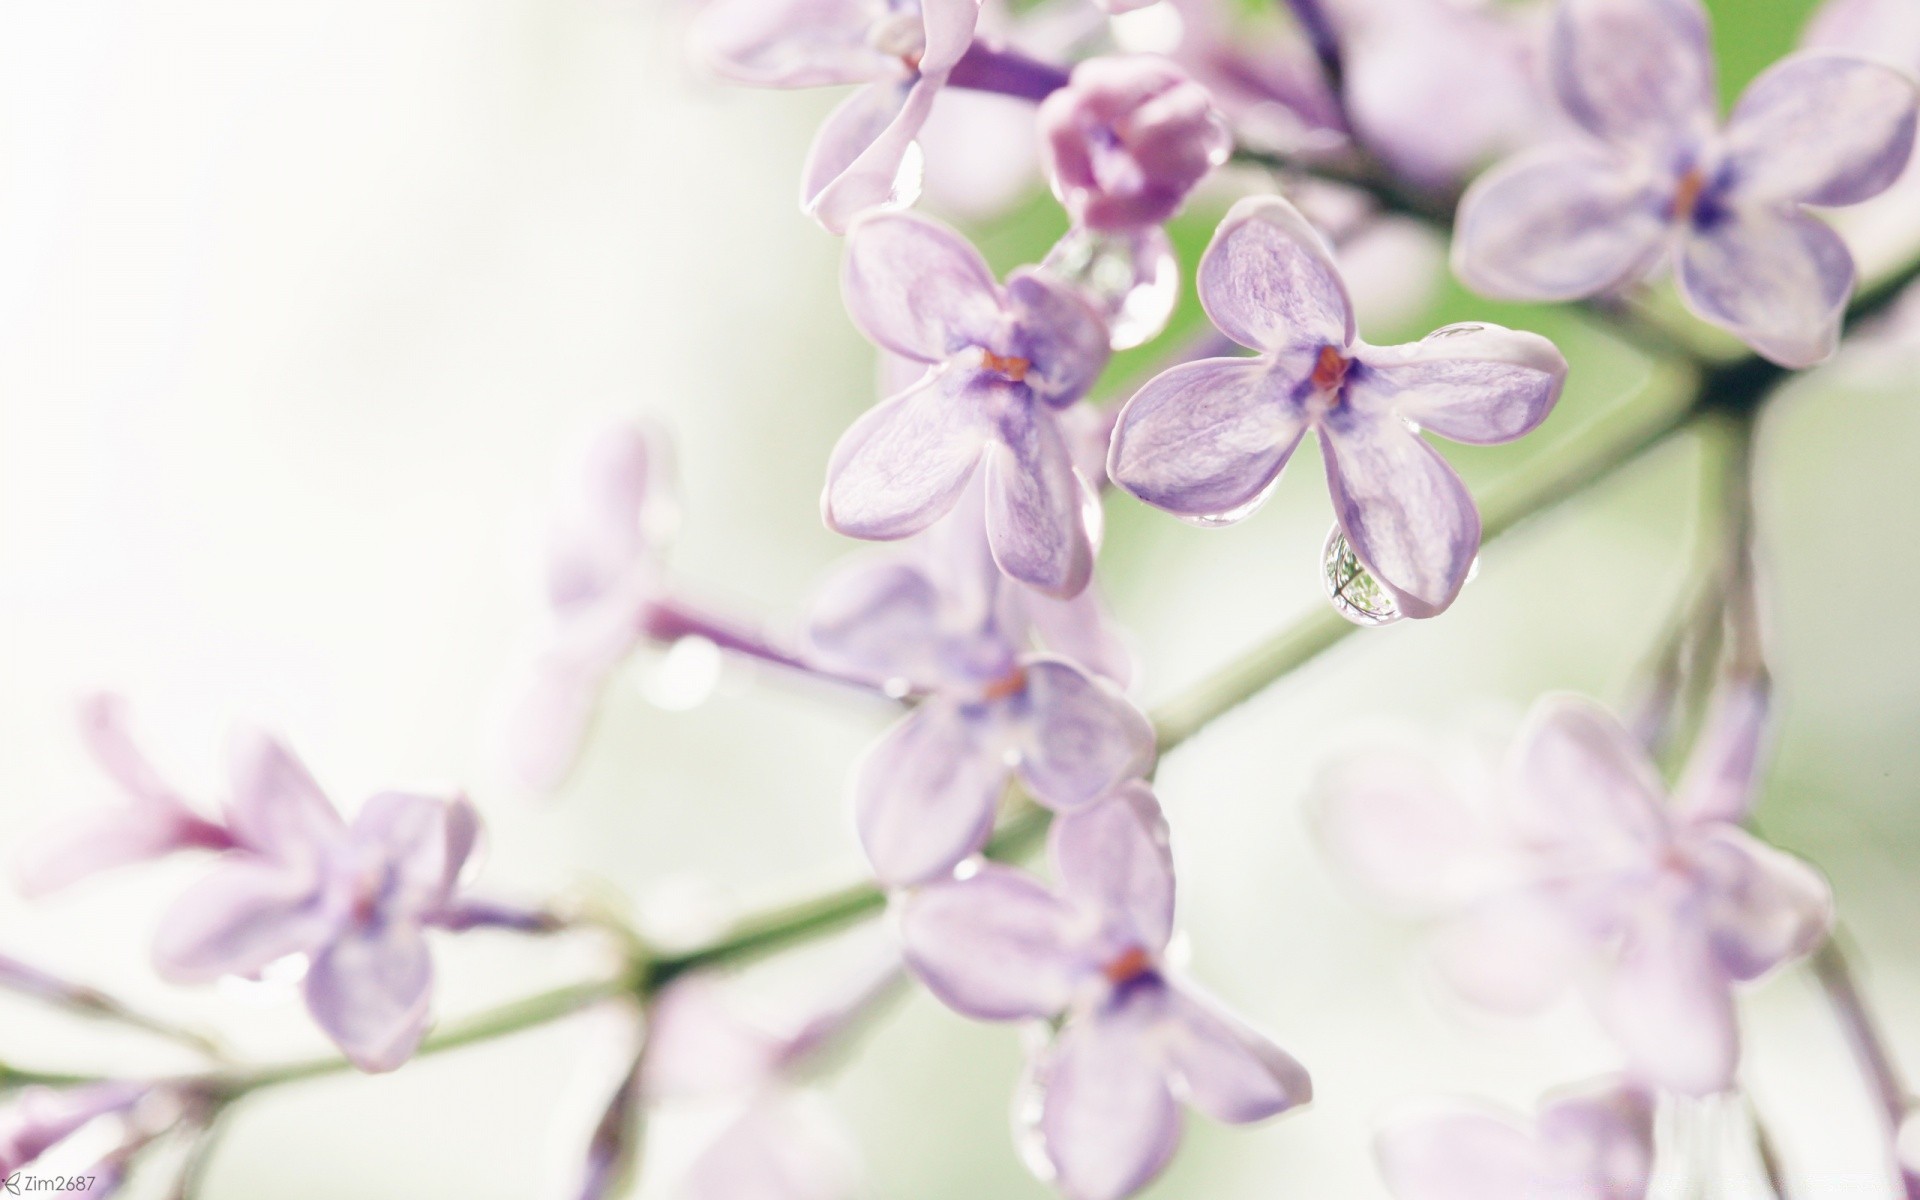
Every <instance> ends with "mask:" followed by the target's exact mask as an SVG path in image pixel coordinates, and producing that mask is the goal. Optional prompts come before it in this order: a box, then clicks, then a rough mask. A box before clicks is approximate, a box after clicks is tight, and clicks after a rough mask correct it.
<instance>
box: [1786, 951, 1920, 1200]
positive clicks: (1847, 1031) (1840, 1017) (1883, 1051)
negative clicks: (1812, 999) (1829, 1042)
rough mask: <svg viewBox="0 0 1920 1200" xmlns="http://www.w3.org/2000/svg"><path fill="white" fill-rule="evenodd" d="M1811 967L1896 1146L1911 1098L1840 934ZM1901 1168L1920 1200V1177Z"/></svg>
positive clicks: (1910, 1193)
mask: <svg viewBox="0 0 1920 1200" xmlns="http://www.w3.org/2000/svg"><path fill="white" fill-rule="evenodd" d="M1812 963H1813V974H1814V978H1816V979H1818V980H1819V981H1820V990H1821V991H1822V992H1824V993H1826V997H1827V1004H1828V1005H1829V1006H1830V1007H1831V1008H1832V1009H1833V1015H1834V1018H1835V1019H1836V1020H1837V1021H1838V1022H1839V1023H1840V1032H1841V1033H1842V1034H1843V1035H1845V1037H1846V1039H1847V1045H1848V1047H1850V1048H1851V1049H1852V1050H1853V1057H1854V1061H1855V1062H1857V1063H1858V1064H1859V1066H1860V1073H1861V1074H1862V1075H1863V1076H1865V1077H1866V1083H1867V1090H1868V1091H1869V1092H1870V1093H1871V1095H1872V1098H1873V1102H1874V1107H1875V1108H1876V1109H1878V1110H1879V1113H1880V1117H1881V1120H1882V1122H1883V1124H1884V1125H1885V1128H1886V1132H1887V1144H1888V1145H1889V1146H1890V1147H1892V1146H1894V1139H1896V1138H1897V1137H1899V1135H1900V1126H1901V1124H1902V1123H1903V1122H1904V1121H1905V1120H1906V1117H1907V1114H1908V1112H1909V1111H1910V1110H1911V1108H1912V1106H1913V1098H1912V1096H1910V1095H1909V1094H1908V1092H1907V1085H1906V1082H1905V1081H1904V1080H1903V1079H1902V1078H1901V1075H1900V1067H1899V1064H1897V1063H1896V1062H1894V1059H1893V1050H1892V1048H1891V1047H1889V1046H1888V1045H1887V1040H1886V1035H1885V1033H1884V1032H1882V1030H1881V1028H1880V1024H1879V1022H1878V1021H1876V1020H1875V1019H1874V1016H1873V1012H1872V1010H1871V1009H1870V1008H1869V1007H1868V1006H1867V999H1866V995H1865V993H1863V992H1862V991H1861V990H1860V981H1859V980H1858V979H1857V978H1856V977H1855V976H1854V973H1853V964H1852V963H1850V962H1849V961H1848V960H1847V954H1846V951H1845V950H1844V949H1842V948H1841V945H1840V941H1839V937H1838V936H1837V935H1835V936H1830V937H1828V938H1827V940H1826V941H1825V942H1823V943H1821V945H1820V948H1819V949H1818V950H1816V951H1814V952H1813V960H1812ZM1894 1156H1895V1161H1896V1162H1898V1156H1899V1152H1898V1149H1897V1148H1895V1149H1894ZM1897 1169H1899V1170H1900V1180H1901V1183H1902V1185H1903V1186H1904V1188H1905V1192H1904V1195H1905V1196H1906V1197H1907V1200H1920V1177H1916V1176H1915V1175H1914V1174H1913V1173H1912V1172H1911V1171H1907V1170H1905V1169H1904V1167H1901V1168H1897Z"/></svg>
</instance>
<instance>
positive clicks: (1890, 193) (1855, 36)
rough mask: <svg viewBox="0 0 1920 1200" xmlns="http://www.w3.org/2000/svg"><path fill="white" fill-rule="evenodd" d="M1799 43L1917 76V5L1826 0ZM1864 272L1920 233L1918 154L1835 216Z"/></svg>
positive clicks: (1908, 247)
mask: <svg viewBox="0 0 1920 1200" xmlns="http://www.w3.org/2000/svg"><path fill="white" fill-rule="evenodd" d="M1800 44H1801V45H1802V46H1803V47H1805V48H1806V49H1810V50H1832V51H1839V52H1842V53H1846V54H1857V55H1859V56H1861V57H1862V58H1871V59H1874V60H1876V61H1879V62H1883V63H1886V64H1888V65H1889V66H1893V67H1897V68H1899V69H1900V70H1902V71H1905V72H1906V73H1907V74H1908V75H1920V5H1915V4H1913V3H1911V2H1910V0H1827V3H1825V4H1823V5H1821V6H1820V8H1819V10H1818V11H1817V12H1815V13H1814V15H1813V19H1812V20H1810V21H1809V22H1808V23H1807V28H1806V32H1805V34H1804V35H1803V36H1802V37H1801V39H1800ZM1834 224H1835V226H1836V227H1837V228H1838V229H1839V230H1840V232H1841V233H1842V234H1843V235H1844V236H1845V237H1846V239H1847V246H1848V247H1849V248H1850V249H1851V250H1852V251H1853V254H1854V257H1855V258H1856V259H1859V260H1860V261H1861V264H1862V266H1863V267H1864V268H1865V269H1866V271H1867V273H1869V274H1871V273H1872V272H1873V271H1874V270H1875V268H1876V267H1877V266H1880V265H1883V264H1884V265H1888V266H1891V265H1892V264H1893V263H1895V262H1897V261H1899V260H1901V259H1903V258H1904V257H1905V256H1906V255H1907V254H1909V253H1910V252H1911V251H1912V250H1913V247H1914V240H1915V238H1916V236H1920V158H1910V159H1909V160H1908V162H1907V169H1906V172H1905V173H1904V174H1902V175H1901V176H1900V178H1899V180H1898V181H1897V182H1895V183H1894V185H1893V186H1892V187H1889V188H1888V189H1887V190H1886V191H1884V192H1882V193H1880V195H1878V196H1876V197H1874V198H1873V199H1872V200H1871V201H1868V202H1867V203H1865V204H1862V205H1859V206H1857V207H1854V208H1849V209H1848V210H1847V211H1846V212H1844V213H1838V214H1835V221H1834Z"/></svg>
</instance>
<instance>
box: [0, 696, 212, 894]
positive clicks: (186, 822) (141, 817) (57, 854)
mask: <svg viewBox="0 0 1920 1200" xmlns="http://www.w3.org/2000/svg"><path fill="white" fill-rule="evenodd" d="M79 717H80V736H81V738H82V740H83V741H84V742H85V743H86V747H87V750H88V752H89V753H90V754H91V755H92V757H93V760H94V762H95V763H96V764H98V765H99V767H100V769H101V770H102V771H104V772H105V773H106V774H107V776H108V777H109V778H111V779H112V780H113V781H114V782H115V783H116V784H118V785H119V787H120V790H121V792H122V793H123V795H124V803H122V804H119V805H116V806H113V807H109V808H101V809H97V810H94V811H91V812H83V813H77V814H73V815H72V816H69V817H65V818H63V819H61V820H60V821H59V822H57V823H56V824H54V825H52V826H51V827H49V828H48V829H46V830H45V831H44V832H42V833H41V834H39V835H38V836H36V837H34V838H32V839H30V840H29V841H28V842H27V843H26V844H25V845H24V846H23V847H22V848H21V852H20V853H19V855H18V857H17V859H16V863H17V865H16V868H15V880H16V882H17V884H18V886H19V888H20V891H21V892H22V893H24V894H26V895H29V896H41V895H45V894H47V893H49V892H52V891H55V890H57V889H59V888H63V887H66V886H67V885H68V884H71V883H74V882H76V881H78V880H80V879H82V878H85V877H86V876H88V875H92V874H94V873H96V872H99V871H104V870H108V869H110V868H113V867H120V866H126V865H128V864H130V863H135V862H143V861H146V860H148V859H154V858H163V857H165V856H166V855H168V854H171V853H173V852H174V851H176V850H189V849H207V850H224V849H226V848H228V847H230V846H232V845H233V838H232V835H231V834H229V833H228V831H227V830H226V829H224V828H222V827H221V826H220V825H219V824H217V823H216V822H213V821H210V820H208V819H207V818H205V817H203V816H201V815H200V814H199V813H197V812H195V811H194V809H193V808H192V806H191V805H189V804H188V803H187V802H186V801H185V800H184V799H182V798H181V796H180V794H179V793H178V792H177V791H175V790H174V789H173V788H172V787H171V786H169V785H168V784H167V782H166V781H165V780H163V779H161V778H160V774H159V772H157V771H155V770H154V769H153V765H152V764H151V763H149V762H148V761H147V759H146V756H144V755H143V754H141V753H140V750H139V748H138V747H136V746H135V745H134V744H133V738H132V736H131V734H130V733H129V731H128V721H127V703H126V701H125V700H124V699H122V698H121V697H119V696H110V695H96V696H90V697H88V698H87V699H86V700H85V701H83V702H82V703H81V705H80V711H79Z"/></svg>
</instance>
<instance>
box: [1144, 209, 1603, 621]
mask: <svg viewBox="0 0 1920 1200" xmlns="http://www.w3.org/2000/svg"><path fill="white" fill-rule="evenodd" d="M1199 289H1200V301H1201V303H1202V304H1203V305H1204V306H1205V307H1206V310H1207V314H1208V316H1210V317H1211V318H1212V319H1213V323H1214V324H1215V325H1217V326H1219V328H1220V330H1221V332H1223V333H1225V334H1226V335H1227V336H1229V337H1231V338H1232V339H1233V340H1234V341H1236V342H1239V343H1240V344H1241V345H1243V346H1250V347H1253V348H1254V349H1256V350H1258V351H1260V353H1259V354H1258V355H1256V356H1255V357H1253V358H1209V359H1202V360H1200V361H1198V362H1190V363H1183V364H1181V365H1180V366H1177V367H1173V368H1171V369H1170V370H1167V371H1165V372H1163V373H1162V374H1160V375H1159V376H1157V377H1156V378H1154V379H1153V380H1152V381H1151V382H1149V383H1148V384H1147V385H1146V386H1145V387H1143V388H1141V389H1140V391H1139V392H1138V393H1137V394H1135V395H1134V397H1133V399H1132V400H1130V401H1128V402H1127V406H1126V408H1125V409H1124V410H1123V411H1122V412H1121V414H1120V419H1119V423H1118V424H1117V425H1116V426H1115V428H1114V435H1113V446H1112V450H1111V453H1110V455H1109V457H1108V460H1107V470H1108V473H1109V474H1110V475H1111V476H1112V477H1113V481H1114V482H1115V483H1117V484H1119V485H1120V486H1121V487H1123V488H1125V489H1126V490H1127V491H1129V492H1132V493H1133V494H1134V495H1135V496H1138V497H1139V498H1140V499H1142V500H1144V501H1146V502H1147V503H1148V504H1151V505H1154V506H1155V507H1157V508H1163V509H1165V510H1167V511H1168V512H1171V513H1174V514H1175V515H1177V516H1181V517H1185V518H1188V519H1189V520H1193V521H1197V522H1200V523H1202V524H1224V523H1227V522H1230V521H1237V520H1239V519H1240V518H1242V517H1245V516H1246V515H1248V514H1249V513H1251V512H1253V511H1254V509H1256V508H1258V507H1259V506H1260V504H1261V503H1262V502H1263V501H1264V500H1265V499H1266V497H1267V495H1268V493H1269V492H1270V491H1271V489H1272V488H1273V485H1274V483H1275V482H1276V481H1277V480H1278V479H1279V478H1280V471H1281V468H1283V467H1285V466H1286V464H1287V459H1288V458H1289V457H1291V456H1292V454H1293V451H1294V448H1295V447H1296V446H1298V445H1299V444H1300V439H1301V438H1303V437H1304V436H1305V435H1306V432H1307V430H1308V429H1313V430H1315V431H1316V432H1317V433H1318V434H1319V435H1320V449H1321V454H1322V457H1323V458H1324V460H1325V463H1326V470H1327V486H1328V488H1329V490H1330V491H1331V492H1332V495H1333V507H1334V515H1335V517H1336V518H1337V519H1338V520H1339V523H1340V528H1341V529H1342V531H1344V533H1345V534H1346V538H1347V541H1348V543H1349V544H1350V545H1351V546H1352V547H1353V549H1354V551H1355V553H1356V554H1357V555H1358V557H1359V559H1360V561H1361V563H1362V564H1363V565H1364V566H1365V567H1366V569H1367V570H1368V571H1370V572H1371V573H1372V574H1373V575H1374V576H1375V577H1376V578H1378V579H1379V581H1380V582H1381V583H1382V584H1384V585H1385V586H1386V588H1387V589H1388V590H1389V591H1391V592H1392V593H1393V596H1394V598H1395V599H1396V600H1397V601H1398V603H1399V607H1400V610H1401V611H1402V612H1404V613H1405V614H1406V615H1408V616H1412V617H1431V616H1434V615H1436V614H1438V613H1441V612H1443V611H1445V610H1446V608H1447V606H1448V605H1450V604H1452V603H1453V599H1454V597H1455V596H1456V595H1458V594H1459V591H1460V587H1461V585H1462V584H1464V583H1465V582H1466V578H1467V571H1468V569H1469V568H1470V567H1471V566H1472V565H1473V559H1474V556H1475V554H1476V553H1477V552H1478V551H1479V547H1480V514H1479V512H1478V510H1477V509H1475V508H1474V504H1473V497H1472V496H1471V495H1469V494H1468V492H1467V489H1466V485H1465V484H1463V483H1462V482H1461V481H1460V477H1459V476H1458V475H1456V474H1455V473H1454V471H1453V468H1452V467H1450V466H1448V465H1447V462H1446V460H1445V459H1444V458H1442V457H1441V456H1440V455H1439V454H1438V453H1437V452H1436V451H1434V449H1433V448H1432V447H1430V446H1428V445H1427V443H1426V442H1425V441H1424V440H1423V439H1422V438H1421V437H1420V433H1419V430H1420V429H1422V428H1424V429H1427V430H1430V431H1432V432H1434V433H1437V434H1439V435H1440V436H1442V437H1446V438H1451V439H1452V440H1454V441H1459V442H1468V443H1471V444H1475V445H1490V444H1494V443H1499V442H1507V441H1512V440H1513V439H1514V438H1517V437H1519V436H1521V435H1522V434H1524V433H1526V432H1528V431H1529V430H1531V429H1533V428H1534V427H1535V426H1536V425H1538V424H1539V423H1540V422H1541V421H1542V420H1544V419H1546V415H1547V413H1548V412H1549V411H1551V410H1552V408H1553V404H1554V401H1556V400H1557V399H1558V398H1559V396H1560V385H1561V382H1562V381H1563V380H1564V379H1565V377H1566V370H1567V364H1566V360H1565V359H1563V358H1561V357H1560V352H1559V351H1558V350H1555V349H1554V347H1553V344H1552V343H1551V342H1548V341H1547V340H1546V339H1545V338H1542V337H1540V336H1538V335H1536V334H1531V333H1519V332H1515V331H1513V330H1510V329H1502V328H1500V327H1499V326H1497V325H1452V326H1448V327H1447V328H1445V329H1442V330H1439V331H1437V332H1435V333H1433V334H1430V335H1428V336H1427V338H1426V339H1425V340H1423V341H1420V342H1416V343H1414V344H1412V345H1407V346H1370V345H1368V344H1367V343H1365V342H1363V341H1360V340H1359V338H1358V337H1357V335H1356V333H1355V329H1354V319H1353V308H1352V304H1351V302H1350V301H1349V300H1348V297H1347V290H1346V285H1345V283H1344V282H1343V281H1342V280H1341V277H1340V273H1339V271H1338V270H1337V269H1336V268H1335V266H1334V263H1333V259H1332V256H1331V252H1330V251H1329V250H1328V248H1327V246H1326V244H1325V242H1323V241H1322V240H1321V238H1320V235H1319V234H1318V233H1316V232H1315V231H1314V230H1313V228H1312V227H1311V226H1310V225H1308V224H1307V221H1306V219H1305V218H1304V217H1302V216H1301V215H1300V213H1299V212H1298V211H1297V210H1296V209H1295V208H1294V207H1293V206H1292V205H1291V204H1288V203H1287V202H1286V201H1285V200H1282V199H1280V198H1278V197H1276V196H1255V197H1250V198H1248V199H1245V200H1242V201H1240V202H1239V203H1238V204H1236V205H1234V206H1233V210H1232V211H1231V212H1229V213H1228V214H1227V218H1226V220H1224V221H1222V222H1221V224H1220V228H1219V230H1218V231H1216V232H1215V234H1214V236H1213V242H1212V244H1210V245H1209V246H1208V247H1207V252H1206V254H1205V255H1204V256H1203V257H1202V258H1201V260H1200V270H1199Z"/></svg>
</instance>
